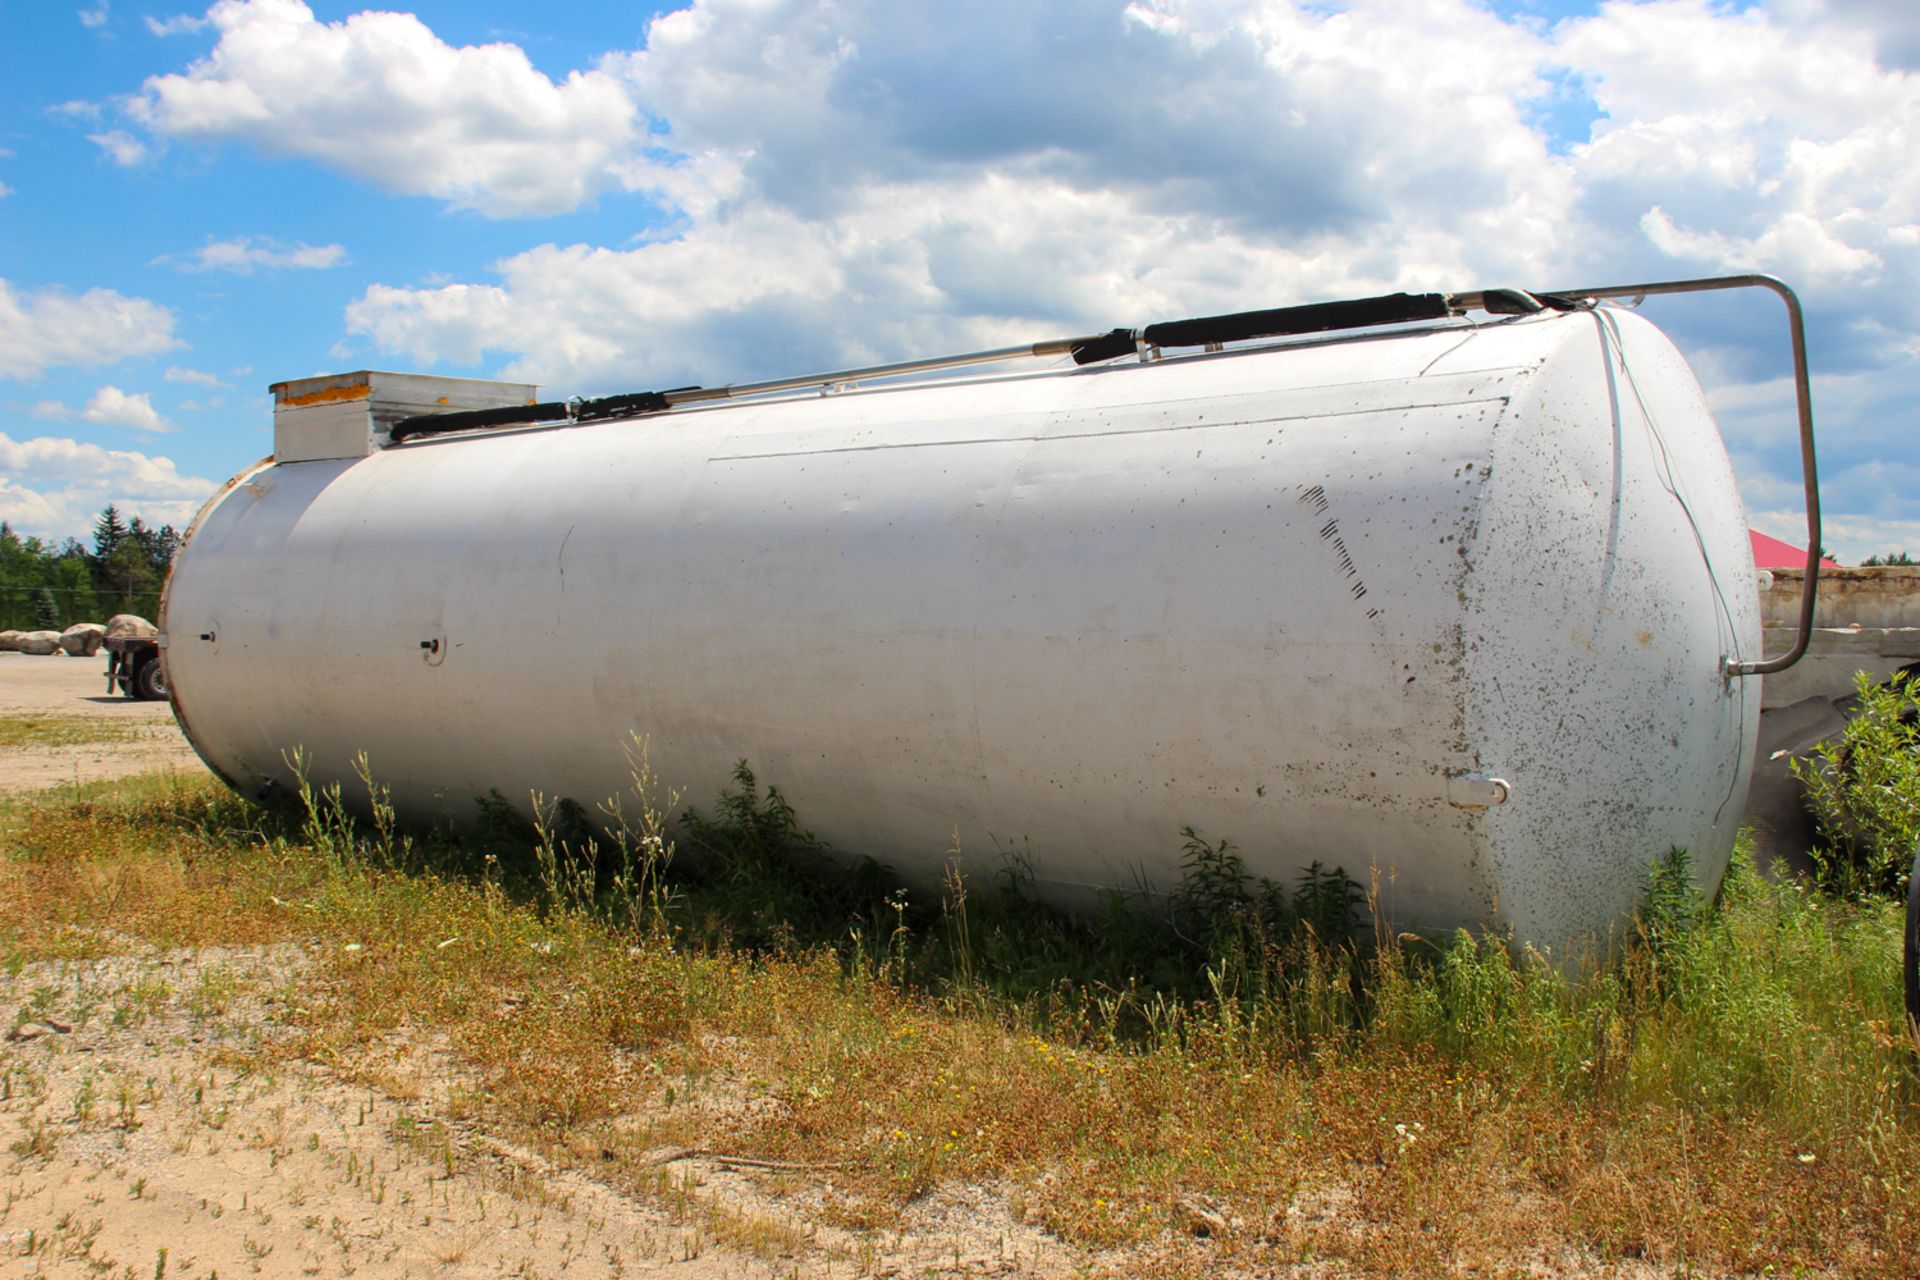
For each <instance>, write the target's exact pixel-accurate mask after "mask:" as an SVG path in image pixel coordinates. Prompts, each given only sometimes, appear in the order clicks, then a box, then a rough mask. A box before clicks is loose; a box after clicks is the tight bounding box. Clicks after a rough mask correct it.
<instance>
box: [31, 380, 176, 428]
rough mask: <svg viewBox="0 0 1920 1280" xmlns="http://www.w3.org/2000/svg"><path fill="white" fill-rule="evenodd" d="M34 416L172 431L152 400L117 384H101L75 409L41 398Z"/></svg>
mask: <svg viewBox="0 0 1920 1280" xmlns="http://www.w3.org/2000/svg"><path fill="white" fill-rule="evenodd" d="M33 416H34V417H36V418H77V419H80V420H82V421H86V422H97V423H99V424H100V425H101V426H104V427H127V428H130V429H131V430H134V431H153V432H161V431H172V430H173V429H174V428H173V423H171V422H169V421H167V419H166V418H164V417H162V416H161V415H160V411H159V410H157V409H155V408H154V407H153V399H152V397H151V396H149V395H148V394H147V393H146V392H144V391H140V392H127V391H122V390H121V389H120V388H119V387H115V386H104V387H101V388H100V389H99V390H98V391H95V392H94V393H93V395H92V396H91V397H90V398H89V399H88V400H87V403H86V404H85V405H83V406H82V407H80V408H78V409H74V408H70V407H69V406H67V405H65V404H62V403H61V402H60V401H58V400H42V401H40V402H39V403H37V404H35V405H34V406H33Z"/></svg>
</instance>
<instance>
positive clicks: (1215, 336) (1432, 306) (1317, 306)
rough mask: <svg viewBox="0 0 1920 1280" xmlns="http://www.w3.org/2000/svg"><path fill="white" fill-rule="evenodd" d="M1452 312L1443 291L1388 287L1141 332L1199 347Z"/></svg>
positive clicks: (1163, 342) (1150, 339) (1158, 341)
mask: <svg viewBox="0 0 1920 1280" xmlns="http://www.w3.org/2000/svg"><path fill="white" fill-rule="evenodd" d="M1451 314H1453V313H1452V311H1451V310H1449V309H1448V307H1447V296H1446V295H1445V294H1444V293H1389V294H1386V295H1384V296H1382V297H1378V298H1355V299H1353V300H1352V301H1350V302H1312V303H1308V304H1307V305H1305V306H1301V307H1275V308H1273V309H1272V310H1270V311H1241V312H1237V313H1235V314H1234V315H1230V316H1204V317H1202V318H1200V319H1198V320H1172V321H1168V322H1166V323H1164V324H1150V325H1148V326H1147V327H1146V330H1145V332H1143V333H1142V334H1141V335H1140V336H1141V337H1142V338H1144V339H1145V340H1146V342H1147V345H1148V346H1153V347H1201V346H1205V345H1206V344H1207V343H1209V342H1244V341H1245V340H1246V339H1248V338H1280V337H1286V336H1287V335H1289V334H1296V333H1325V332H1327V331H1328V330H1331V329H1364V328H1366V327H1368V326H1370V325H1376V324H1405V323H1408V322H1410V321H1414V320H1444V319H1446V318H1447V317H1448V316H1449V315H1451Z"/></svg>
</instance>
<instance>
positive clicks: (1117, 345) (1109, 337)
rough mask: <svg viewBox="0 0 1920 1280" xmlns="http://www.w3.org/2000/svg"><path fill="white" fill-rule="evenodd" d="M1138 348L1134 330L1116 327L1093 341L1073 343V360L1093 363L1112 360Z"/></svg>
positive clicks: (1077, 362)
mask: <svg viewBox="0 0 1920 1280" xmlns="http://www.w3.org/2000/svg"><path fill="white" fill-rule="evenodd" d="M1137 349H1138V348H1137V347H1136V346H1135V344H1134V340H1133V330H1131V329H1115V330H1113V331H1112V332H1111V333H1106V334H1102V335H1101V336H1100V337H1098V338H1095V339H1094V340H1093V341H1091V342H1076V343H1074V344H1073V362H1074V363H1075V364H1092V363H1093V362H1094V361H1096V360H1111V359H1113V358H1114V357H1115V356H1130V355H1132V354H1133V353H1134V352H1135V351H1136V350H1137Z"/></svg>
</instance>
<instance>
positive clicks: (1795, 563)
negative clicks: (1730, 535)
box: [1747, 529, 1840, 569]
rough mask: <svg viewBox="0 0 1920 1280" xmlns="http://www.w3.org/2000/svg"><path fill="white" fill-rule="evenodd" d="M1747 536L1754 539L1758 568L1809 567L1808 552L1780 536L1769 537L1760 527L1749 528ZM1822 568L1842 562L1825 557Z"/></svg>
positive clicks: (1821, 564)
mask: <svg viewBox="0 0 1920 1280" xmlns="http://www.w3.org/2000/svg"><path fill="white" fill-rule="evenodd" d="M1747 536H1748V537H1749V538H1751V539H1753V567H1754V568H1756V569H1804V568H1806V567H1807V553H1806V551H1805V550H1804V549H1802V548H1800V547H1796V546H1794V545H1793V544H1791V543H1787V542H1782V541H1780V539H1778V538H1769V537H1768V536H1767V535H1766V534H1764V533H1761V532H1760V531H1759V530H1758V529H1749V530H1747ZM1820 567H1821V568H1822V569H1838V568H1839V567H1840V564H1839V562H1838V561H1835V560H1828V559H1825V558H1824V557H1823V558H1822V559H1821V561H1820Z"/></svg>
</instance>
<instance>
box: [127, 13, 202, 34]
mask: <svg viewBox="0 0 1920 1280" xmlns="http://www.w3.org/2000/svg"><path fill="white" fill-rule="evenodd" d="M143 21H145V22H146V24H147V30H148V31H150V32H152V33H153V34H154V35H156V36H183V35H189V34H191V33H193V32H195V31H199V30H200V29H201V28H203V27H205V26H206V25H207V19H205V18H196V17H194V16H193V15H192V14H190V13H182V14H176V15H174V16H173V17H171V18H156V17H154V16H153V15H152V14H148V15H147V16H146V17H145V18H144V19H143Z"/></svg>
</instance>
